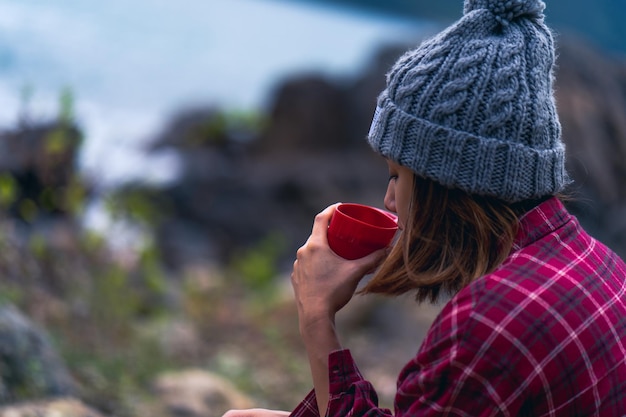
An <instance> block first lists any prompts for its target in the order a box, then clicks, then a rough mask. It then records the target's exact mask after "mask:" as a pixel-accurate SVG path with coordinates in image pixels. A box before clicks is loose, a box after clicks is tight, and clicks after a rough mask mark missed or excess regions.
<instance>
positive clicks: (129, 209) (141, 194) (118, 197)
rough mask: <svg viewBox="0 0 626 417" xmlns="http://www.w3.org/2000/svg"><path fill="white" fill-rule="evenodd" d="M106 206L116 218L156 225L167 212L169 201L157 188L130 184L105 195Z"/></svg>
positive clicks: (145, 224) (149, 225) (144, 224)
mask: <svg viewBox="0 0 626 417" xmlns="http://www.w3.org/2000/svg"><path fill="white" fill-rule="evenodd" d="M105 207H106V210H107V212H108V213H109V215H110V216H111V217H112V218H113V219H115V220H129V221H131V222H134V223H138V224H140V225H142V226H148V227H151V226H155V225H157V224H158V223H159V222H160V221H161V220H162V218H163V216H164V215H166V214H167V203H166V202H165V201H163V199H162V198H160V197H159V195H158V191H157V190H150V189H149V188H141V187H136V186H129V187H127V188H124V189H120V190H116V191H114V192H112V193H110V194H109V195H108V196H106V197H105Z"/></svg>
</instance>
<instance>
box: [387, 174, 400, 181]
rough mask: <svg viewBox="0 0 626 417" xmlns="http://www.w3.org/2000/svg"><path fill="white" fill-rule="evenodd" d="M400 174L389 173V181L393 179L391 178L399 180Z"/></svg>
mask: <svg viewBox="0 0 626 417" xmlns="http://www.w3.org/2000/svg"><path fill="white" fill-rule="evenodd" d="M397 179H398V176H397V175H389V179H388V180H387V181H391V180H394V181H395V180H397Z"/></svg>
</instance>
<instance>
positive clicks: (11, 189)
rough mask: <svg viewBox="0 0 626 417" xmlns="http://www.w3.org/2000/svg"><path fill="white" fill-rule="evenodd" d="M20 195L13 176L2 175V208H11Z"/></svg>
mask: <svg viewBox="0 0 626 417" xmlns="http://www.w3.org/2000/svg"><path fill="white" fill-rule="evenodd" d="M17 195H18V185H17V182H16V181H15V179H14V178H13V176H12V175H11V174H8V173H4V174H0V207H1V208H7V207H9V206H11V205H12V204H13V203H14V202H15V200H16V199H17Z"/></svg>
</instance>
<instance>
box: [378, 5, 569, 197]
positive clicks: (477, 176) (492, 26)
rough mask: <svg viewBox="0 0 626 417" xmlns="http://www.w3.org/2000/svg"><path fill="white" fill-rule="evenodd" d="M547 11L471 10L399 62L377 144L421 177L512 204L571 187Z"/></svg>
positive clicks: (381, 103) (381, 108) (382, 102)
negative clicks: (545, 14) (568, 185)
mask: <svg viewBox="0 0 626 417" xmlns="http://www.w3.org/2000/svg"><path fill="white" fill-rule="evenodd" d="M544 8H545V4H544V3H543V2H542V1H536V0H535V1H531V0H526V1H525V0H517V1H515V0H509V1H496V0H465V3H464V8H463V17H462V18H461V19H460V20H459V21H457V22H456V23H455V24H453V25H452V26H450V27H448V28H447V29H445V30H444V31H443V32H441V33H439V34H437V35H436V36H434V37H432V38H430V39H429V40H426V41H425V42H423V43H422V44H421V45H420V46H419V47H417V48H416V49H414V50H411V51H408V52H407V53H405V54H404V55H403V56H402V57H400V58H399V59H398V61H397V62H396V63H395V65H394V66H393V67H392V69H391V71H390V72H389V73H388V74H387V86H386V88H385V90H384V91H383V92H382V93H381V95H380V96H379V98H378V101H377V107H376V112H375V114H374V118H373V121H372V125H371V128H370V132H369V134H368V142H369V143H370V145H371V146H372V148H373V149H374V150H376V151H377V152H379V153H380V154H382V155H383V156H385V157H387V158H389V159H391V160H393V161H395V162H397V163H399V164H400V165H403V166H406V167H409V168H411V169H412V170H413V171H414V172H415V173H417V174H418V175H420V176H423V177H426V178H430V179H432V180H434V181H436V182H438V183H440V184H442V185H444V186H447V187H451V188H460V189H462V190H464V191H467V192H469V193H472V194H480V195H489V196H494V197H497V198H500V199H502V200H505V201H508V202H516V201H522V200H526V199H531V198H539V197H543V196H547V195H554V194H556V193H558V192H559V191H561V190H562V189H563V188H564V187H565V185H567V184H568V183H569V178H568V176H567V173H566V171H565V147H564V145H563V143H562V141H561V125H560V123H559V119H558V115H557V111H556V105H555V100H554V93H553V67H554V61H555V52H554V42H553V38H552V33H551V32H550V30H549V29H548V27H547V26H546V25H545V24H544V16H543V10H544Z"/></svg>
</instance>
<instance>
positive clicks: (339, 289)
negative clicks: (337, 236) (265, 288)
mask: <svg viewBox="0 0 626 417" xmlns="http://www.w3.org/2000/svg"><path fill="white" fill-rule="evenodd" d="M336 207H337V205H336V204H335V205H332V206H329V207H328V208H326V210H324V211H322V212H321V213H320V214H318V215H317V216H316V217H315V222H314V224H313V230H312V232H311V236H310V237H309V239H308V240H307V241H306V243H305V244H304V245H303V246H302V247H301V248H300V249H299V250H298V252H297V259H296V261H295V262H294V265H293V272H292V274H291V281H292V285H293V288H294V292H295V297H296V303H297V306H298V319H299V326H300V334H301V335H302V340H303V342H304V345H305V347H306V350H307V354H308V357H309V364H310V367H311V374H312V377H313V384H314V387H315V396H316V399H317V404H318V409H319V412H320V415H322V416H323V415H325V411H326V408H327V406H328V393H329V387H328V382H329V376H328V355H329V354H330V353H331V352H333V351H335V350H339V349H341V344H340V342H339V339H338V337H337V334H336V332H335V314H336V313H337V312H338V311H339V310H341V309H342V308H343V307H344V306H345V305H346V304H347V303H348V302H349V301H350V299H351V298H352V296H353V295H354V292H355V290H356V288H357V285H358V283H359V281H360V280H361V279H362V278H363V276H365V274H366V273H368V272H369V271H371V270H373V269H374V268H375V267H376V266H377V265H378V264H379V263H380V262H381V261H382V260H383V258H384V257H385V256H386V251H385V250H384V249H381V250H379V251H376V252H374V253H372V254H370V255H368V256H366V257H364V258H361V259H357V260H354V261H348V260H345V259H343V258H341V257H339V256H338V255H336V254H335V253H334V252H333V251H332V250H331V249H330V247H329V246H328V240H327V238H326V233H327V230H328V223H329V222H330V219H331V217H332V215H333V213H334V211H335V209H336Z"/></svg>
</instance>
